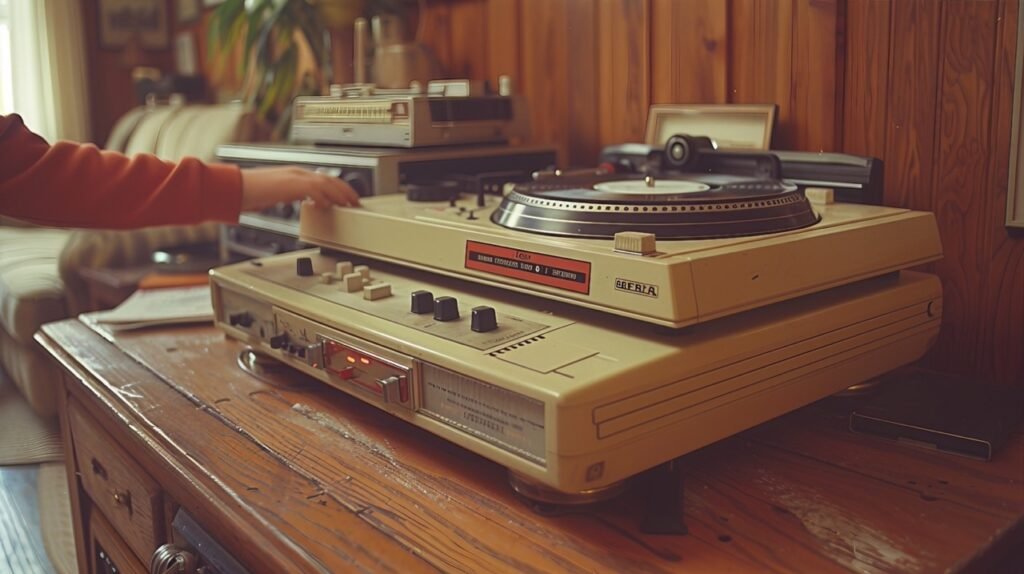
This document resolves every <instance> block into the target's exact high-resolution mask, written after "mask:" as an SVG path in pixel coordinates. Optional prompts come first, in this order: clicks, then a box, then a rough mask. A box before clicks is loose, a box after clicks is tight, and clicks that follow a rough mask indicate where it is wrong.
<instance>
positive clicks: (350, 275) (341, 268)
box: [295, 257, 391, 301]
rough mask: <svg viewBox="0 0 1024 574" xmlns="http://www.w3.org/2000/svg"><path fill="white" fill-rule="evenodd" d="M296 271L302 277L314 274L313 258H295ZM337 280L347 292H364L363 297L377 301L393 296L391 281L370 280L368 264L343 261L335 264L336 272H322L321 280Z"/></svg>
mask: <svg viewBox="0 0 1024 574" xmlns="http://www.w3.org/2000/svg"><path fill="white" fill-rule="evenodd" d="M295 273H296V274H297V275H299V276H301V277H311V276H313V274H314V273H313V260H312V259H310V258H309V257H299V258H298V259H296V260H295ZM335 281H338V282H339V283H340V284H341V289H342V290H343V291H344V292H346V293H355V292H357V291H362V292H363V298H364V299H367V300H369V301H376V300H378V299H383V298H385V297H390V296H391V284H390V283H373V284H367V282H368V281H370V268H369V267H368V266H366V265H352V262H350V261H341V262H339V263H337V264H335V266H334V272H330V271H325V272H323V273H321V274H320V282H321V283H324V284H326V285H331V284H332V283H334V282H335Z"/></svg>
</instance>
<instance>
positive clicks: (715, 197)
mask: <svg viewBox="0 0 1024 574" xmlns="http://www.w3.org/2000/svg"><path fill="white" fill-rule="evenodd" d="M491 220H492V221H494V222H495V223H497V224H498V225H502V226H504V227H508V228H510V229H517V230H520V231H528V232H532V233H542V234H546V235H562V236H572V237H600V238H611V237H613V236H614V235H615V234H616V233H619V232H621V231H641V232H646V233H653V234H654V235H655V236H657V237H658V238H659V239H711V238H718V237H739V236H744V235H759V234H764V233H778V232H782V231H790V230H794V229H801V228H803V227H808V226H810V225H814V224H815V223H817V222H818V220H819V217H818V215H817V214H816V213H814V210H813V209H812V208H811V205H810V202H809V201H808V200H807V198H806V197H804V194H803V193H802V192H800V191H799V190H797V188H796V186H794V185H791V184H788V183H785V182H782V181H778V180H763V179H753V178H743V177H732V176H722V175H714V174H683V175H682V176H680V177H673V178H664V179H654V178H651V177H647V178H644V179H639V178H636V177H629V176H626V177H623V176H621V175H618V176H599V177H587V178H580V177H568V178H559V179H558V180H557V181H554V182H552V181H550V180H544V181H540V182H531V183H525V184H518V185H516V186H515V188H514V189H513V191H512V192H511V193H509V194H508V195H507V196H506V197H505V198H504V199H503V200H502V202H501V205H500V206H498V208H497V209H496V210H495V211H494V213H493V214H492V216H491Z"/></svg>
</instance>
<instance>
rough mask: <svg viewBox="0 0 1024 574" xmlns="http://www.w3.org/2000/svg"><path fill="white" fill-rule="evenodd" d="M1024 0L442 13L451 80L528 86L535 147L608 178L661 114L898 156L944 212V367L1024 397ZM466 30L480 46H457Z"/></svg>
mask: <svg viewBox="0 0 1024 574" xmlns="http://www.w3.org/2000/svg"><path fill="white" fill-rule="evenodd" d="M1019 9H1020V6H1019V2H1018V0H966V1H965V0H942V1H939V0H845V1H844V0H557V1H552V0H454V1H451V0H449V1H447V2H443V1H440V0H435V1H434V2H432V3H431V4H430V16H429V18H428V21H427V24H428V27H429V26H430V25H431V24H434V25H436V26H437V29H436V31H435V32H436V33H428V34H427V41H428V42H429V43H430V44H431V45H432V46H434V47H435V49H436V51H437V53H438V54H439V55H441V57H442V61H443V62H445V63H448V64H449V67H448V71H449V75H450V76H453V77H457V76H460V75H466V74H469V75H472V76H473V77H478V78H489V79H492V80H494V79H496V78H497V76H498V75H500V74H510V75H512V76H513V77H514V78H516V81H517V83H518V85H519V88H520V91H521V92H522V93H524V94H525V95H526V96H527V98H528V102H529V105H530V107H531V120H532V127H533V139H534V140H535V141H538V142H546V143H551V144H554V145H556V146H558V148H559V150H560V152H561V153H562V157H563V159H564V161H566V162H567V163H569V164H574V165H592V164H593V163H594V162H595V158H596V156H597V153H598V151H599V150H600V148H601V146H604V145H607V144H612V143H621V142H624V141H641V140H642V138H643V131H644V127H645V121H646V116H647V108H648V106H649V105H650V104H654V103H776V104H778V106H779V114H778V126H777V128H776V132H775V138H774V143H775V147H777V148H781V149H801V150H825V151H846V152H849V153H855V154H863V155H870V156H875V157H880V158H882V159H883V160H884V161H885V166H886V194H885V201H886V203H887V204H889V205H894V206H904V207H910V208H914V209H924V210H932V211H934V212H935V213H936V215H937V218H938V220H939V225H940V231H941V233H942V237H943V244H944V249H945V258H944V259H943V260H942V261H941V262H939V263H937V264H935V265H933V266H931V267H930V270H932V271H934V272H935V273H937V274H938V275H939V276H940V277H941V278H942V281H943V284H944V286H945V300H946V302H945V325H944V327H943V330H942V335H941V338H940V340H939V342H938V344H937V345H936V347H935V349H934V350H933V352H932V353H931V354H930V356H929V358H928V359H927V362H928V364H929V365H930V366H932V367H935V368H938V369H940V370H943V371H948V372H953V373H959V374H967V375H973V376H978V377H983V378H986V379H993V380H996V381H999V382H1001V383H1004V384H1013V385H1018V386H1024V239H1021V238H1014V237H1012V236H1010V235H1009V234H1008V233H1007V231H1006V229H1005V227H1004V226H1003V218H1004V210H1005V205H1006V188H1007V177H1008V165H1009V164H1008V162H1009V141H1010V140H1009V138H1010V133H1009V129H1010V118H1011V115H1012V110H1011V103H1012V87H1013V86H1012V78H1013V57H1014V49H1015V46H1016V40H1017V39H1016V21H1017V16H1018V10H1019ZM460 29H465V30H466V32H456V31H457V30H460Z"/></svg>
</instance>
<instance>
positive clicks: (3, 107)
mask: <svg viewBox="0 0 1024 574" xmlns="http://www.w3.org/2000/svg"><path fill="white" fill-rule="evenodd" d="M10 11H11V8H10V2H9V0H0V24H7V32H8V37H7V39H8V40H10V29H11V25H10V17H11V12H10ZM10 50H11V47H10V46H6V52H7V55H8V56H10ZM4 64H5V62H0V70H3V69H4V68H5V67H6V68H7V69H8V70H10V69H11V64H12V62H6V66H4ZM13 80H14V78H6V77H3V76H0V114H2V113H5V112H7V111H10V110H9V109H7V108H9V107H10V106H12V105H14V102H8V101H6V99H7V98H5V97H4V93H7V94H8V95H11V86H10V85H8V84H9V83H10V82H11V81H13Z"/></svg>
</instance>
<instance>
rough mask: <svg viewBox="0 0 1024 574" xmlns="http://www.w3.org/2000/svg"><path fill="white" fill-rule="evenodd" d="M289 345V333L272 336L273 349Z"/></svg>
mask: <svg viewBox="0 0 1024 574" xmlns="http://www.w3.org/2000/svg"><path fill="white" fill-rule="evenodd" d="M287 346H288V335H287V334H281V335H274V336H273V337H271V338H270V348H271V349H283V348H285V347H287Z"/></svg>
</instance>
